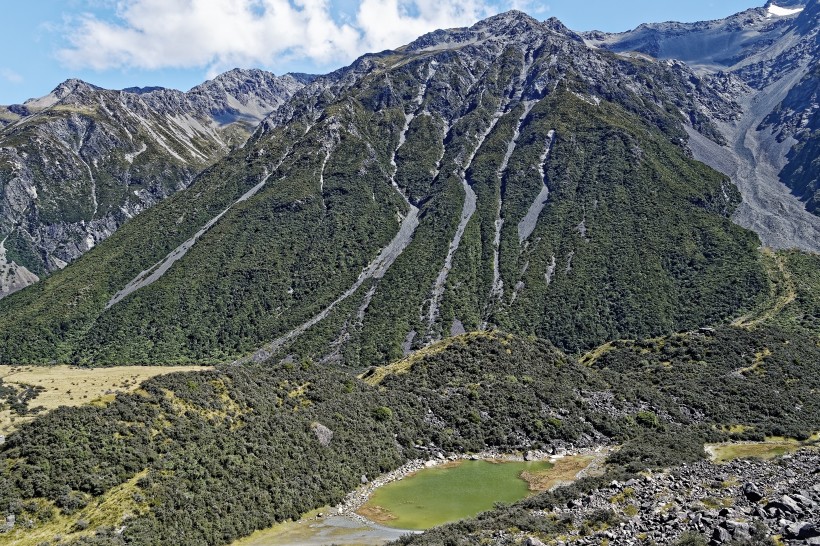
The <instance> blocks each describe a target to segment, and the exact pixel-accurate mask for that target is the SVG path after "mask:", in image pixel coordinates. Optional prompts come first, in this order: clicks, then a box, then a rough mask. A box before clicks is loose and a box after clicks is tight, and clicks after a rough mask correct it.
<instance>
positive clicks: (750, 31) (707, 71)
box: [584, 0, 820, 252]
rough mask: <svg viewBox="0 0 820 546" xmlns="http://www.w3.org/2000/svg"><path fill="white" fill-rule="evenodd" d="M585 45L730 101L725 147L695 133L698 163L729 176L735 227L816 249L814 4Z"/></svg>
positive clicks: (660, 27)
mask: <svg viewBox="0 0 820 546" xmlns="http://www.w3.org/2000/svg"><path fill="white" fill-rule="evenodd" d="M584 37H585V39H586V41H587V43H589V44H590V45H593V46H595V47H600V48H604V49H607V50H610V51H616V52H620V53H629V52H634V53H637V54H645V55H648V56H650V57H652V58H656V59H676V60H680V61H683V62H685V63H687V64H688V65H689V66H691V67H692V69H693V70H695V71H696V72H697V73H698V74H700V75H701V76H702V77H703V82H704V85H707V86H710V87H711V88H713V89H715V90H716V91H719V92H720V93H721V94H722V96H723V97H724V98H725V99H726V100H727V101H730V102H734V103H735V104H736V105H737V106H738V107H739V108H738V111H737V112H736V115H734V116H732V117H731V118H730V119H724V120H720V121H719V122H718V123H719V125H720V131H721V134H722V135H724V137H725V139H726V143H725V146H723V147H720V148H716V147H715V146H714V145H713V143H712V142H708V141H704V140H703V139H702V138H700V136H699V135H697V134H695V133H693V134H691V137H692V139H691V140H692V141H691V146H692V150H693V151H694V153H695V157H696V158H697V159H700V160H702V161H704V162H705V163H707V164H708V165H711V166H712V167H714V168H716V169H717V170H719V171H721V172H723V173H725V174H727V175H729V176H731V177H732V181H733V182H735V184H737V185H738V187H739V188H740V191H741V193H742V195H743V201H744V202H743V204H742V205H741V206H740V207H739V208H738V210H737V211H736V212H735V215H734V219H735V220H736V221H737V222H738V223H739V224H740V225H742V226H745V227H748V228H750V229H752V230H754V231H756V232H757V233H758V234H759V235H760V237H761V240H762V241H763V243H764V244H766V245H768V246H772V247H775V248H789V247H796V248H801V249H804V250H808V251H813V252H817V251H819V250H820V220H818V218H817V216H816V215H817V214H818V208H817V201H818V198H819V197H818V193H817V192H818V189H820V163H818V157H820V144H818V141H819V139H820V72H819V71H818V58H820V3H818V1H817V0H802V1H801V0H792V1H790V2H777V3H775V2H771V1H770V2H768V3H767V4H766V6H764V7H760V8H755V9H750V10H747V11H744V12H742V13H738V14H737V15H734V16H732V17H729V18H727V19H723V20H719V21H708V22H702V23H658V24H645V25H641V26H639V27H638V28H636V29H635V30H632V31H629V32H624V33H620V34H604V33H600V32H589V33H585V35H584ZM781 183H782V184H785V186H786V187H782V186H781V185H780V184H781ZM793 196H794V197H797V198H798V199H799V200H800V201H802V203H798V202H796V200H795V199H794V198H793Z"/></svg>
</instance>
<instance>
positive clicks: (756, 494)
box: [743, 482, 763, 502]
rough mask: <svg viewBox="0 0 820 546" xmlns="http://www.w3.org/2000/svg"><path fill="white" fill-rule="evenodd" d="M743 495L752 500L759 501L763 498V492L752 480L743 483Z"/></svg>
mask: <svg viewBox="0 0 820 546" xmlns="http://www.w3.org/2000/svg"><path fill="white" fill-rule="evenodd" d="M743 495H744V496H745V497H746V498H747V499H749V500H750V501H752V502H758V501H760V500H762V499H763V494H762V493H761V492H760V489H758V488H757V486H756V485H755V484H753V483H752V482H746V483H745V484H744V485H743Z"/></svg>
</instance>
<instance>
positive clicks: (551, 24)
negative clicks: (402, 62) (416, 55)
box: [402, 10, 583, 51]
mask: <svg viewBox="0 0 820 546" xmlns="http://www.w3.org/2000/svg"><path fill="white" fill-rule="evenodd" d="M544 31H551V32H553V33H555V34H559V35H561V36H563V37H566V38H569V39H571V40H574V41H583V40H582V39H581V37H580V36H579V35H578V34H576V33H574V32H573V31H571V30H569V29H568V28H567V27H566V26H564V24H563V23H561V22H560V21H559V20H558V19H556V18H554V17H553V18H551V19H549V20H547V21H544V22H543V23H542V22H540V21H538V20H537V19H534V18H533V17H530V16H529V15H527V14H526V13H524V12H523V11H519V10H509V11H505V12H503V13H499V14H498V15H493V16H491V17H488V18H486V19H483V20H481V21H479V22H477V23H476V24H474V25H473V26H471V27H461V28H452V29H447V30H435V31H433V32H430V33H428V34H425V35H423V36H421V37H420V38H418V39H416V40H415V41H413V42H411V43H410V44H408V45H407V46H405V47H404V48H402V49H403V50H405V51H425V50H427V51H432V50H437V49H451V48H457V47H463V46H465V45H469V44H477V43H480V42H483V41H485V40H488V39H493V38H505V39H509V38H525V37H526V36H528V35H532V34H534V33H538V34H543V33H544Z"/></svg>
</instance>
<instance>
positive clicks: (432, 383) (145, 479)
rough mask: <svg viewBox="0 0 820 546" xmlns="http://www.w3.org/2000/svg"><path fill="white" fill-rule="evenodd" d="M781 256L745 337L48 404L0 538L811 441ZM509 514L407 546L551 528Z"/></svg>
mask: <svg viewBox="0 0 820 546" xmlns="http://www.w3.org/2000/svg"><path fill="white" fill-rule="evenodd" d="M781 257H782V259H783V263H784V264H785V267H787V268H788V269H787V271H789V275H790V279H792V281H791V286H793V287H794V290H795V298H794V299H793V300H792V301H791V302H789V303H788V304H787V305H786V306H785V307H783V308H782V309H781V310H780V311H778V312H777V314H776V315H774V316H772V317H771V318H770V319H768V320H767V321H765V322H763V323H760V324H758V325H755V326H751V327H736V326H722V327H719V328H717V329H715V330H714V331H705V332H704V331H693V332H681V333H678V334H674V335H671V336H666V337H662V338H654V339H638V340H624V341H618V342H615V343H611V344H608V345H607V346H605V347H603V348H601V349H599V350H596V351H594V352H592V353H590V354H589V355H587V356H585V357H583V358H581V359H580V360H575V359H573V358H571V357H568V356H566V355H564V354H562V353H560V352H559V351H557V350H556V349H555V348H554V347H553V346H551V345H550V344H549V343H547V342H544V341H540V340H528V339H523V338H520V337H516V336H512V335H507V334H500V333H476V334H465V335H462V336H457V337H455V338H451V339H449V340H446V341H442V342H439V343H438V344H435V345H433V346H431V347H429V348H428V349H426V350H425V351H422V352H418V353H416V354H414V355H412V356H410V357H408V358H406V359H403V360H401V361H398V362H396V363H393V364H391V365H390V366H388V367H386V368H383V369H376V368H373V369H371V370H369V371H368V372H366V373H365V374H364V375H363V376H362V378H363V380H360V379H359V378H357V377H355V376H353V375H352V374H348V373H345V372H342V371H339V370H334V369H332V368H329V367H327V366H321V365H317V364H315V363H313V362H310V361H308V360H304V361H301V362H290V361H284V362H279V363H276V362H267V363H264V364H245V365H241V366H237V365H225V366H222V367H219V368H218V369H217V370H215V371H207V372H192V373H177V374H171V375H166V376H163V377H158V378H155V379H152V380H149V381H147V382H146V383H144V384H143V385H142V386H141V387H140V389H138V390H137V391H135V392H134V393H133V394H119V395H118V396H117V397H116V398H115V399H114V400H113V401H111V402H110V403H109V404H108V405H107V406H104V407H100V406H99V405H98V406H96V407H95V406H87V407H82V408H63V409H60V410H57V411H55V412H53V413H50V414H48V415H46V416H44V417H40V418H38V419H37V420H35V421H34V422H33V423H30V424H27V425H24V426H23V427H21V429H20V430H19V431H18V432H17V433H15V434H13V435H11V436H10V437H9V438H8V440H7V442H6V443H5V444H3V445H2V446H0V457H1V458H2V459H3V460H4V461H5V463H4V464H2V465H0V505H2V506H9V507H11V508H10V509H9V510H10V511H7V512H6V514H9V513H13V514H15V515H16V521H17V522H22V523H20V525H24V527H19V526H18V527H15V528H14V530H13V531H12V532H11V533H10V534H6V535H3V534H0V544H5V543H8V542H9V541H13V540H17V539H24V540H26V541H28V542H22V543H21V544H27V543H32V544H35V543H39V542H40V541H42V540H50V539H51V538H53V537H54V536H55V535H61V536H62V542H61V543H63V544H87V543H93V544H123V543H139V544H160V543H162V537H167V536H169V535H170V534H173V535H174V536H175V537H177V540H178V543H180V544H202V543H205V544H224V543H228V542H230V540H231V539H233V538H235V537H238V536H242V535H246V534H249V533H250V532H251V531H253V530H254V529H257V528H263V527H265V526H268V525H270V524H271V523H273V522H274V521H281V520H283V519H286V518H293V517H296V516H298V515H300V514H302V513H304V512H307V511H309V510H311V509H314V508H317V507H320V506H323V505H325V504H333V503H337V502H339V501H340V500H341V498H342V497H343V496H344V494H345V493H346V492H347V491H349V490H351V489H353V488H354V487H355V486H356V485H357V484H358V483H359V479H360V476H361V475H362V474H365V475H368V476H375V475H377V474H379V473H383V472H386V471H388V470H391V469H394V468H396V467H397V466H399V465H400V464H402V463H403V462H404V461H406V460H408V459H412V458H415V457H431V456H433V455H434V454H435V453H437V452H439V451H443V452H445V453H447V452H455V453H464V452H470V451H473V452H475V451H481V450H484V449H487V448H493V447H494V448H498V449H501V450H505V451H510V450H525V451H526V450H529V449H537V448H543V449H564V448H567V447H571V446H574V447H580V446H599V445H610V444H623V447H622V448H621V450H620V451H619V452H617V454H616V455H613V456H612V457H610V461H609V462H610V464H609V466H608V470H607V471H608V472H609V474H608V476H609V478H604V479H605V480H606V479H609V480H611V479H612V478H613V477H618V479H621V480H626V479H628V478H629V477H630V476H631V475H633V474H632V473H634V472H636V471H638V470H641V469H645V468H663V467H667V466H670V465H671V466H676V465H678V464H680V463H681V462H687V461H697V460H700V459H702V458H703V457H704V453H703V443H704V442H707V441H713V442H714V441H720V440H725V439H729V438H734V439H758V438H762V437H763V436H765V435H773V434H777V435H786V436H794V437H797V438H806V437H808V436H809V435H810V434H811V433H812V432H813V431H816V430H818V428H820V411H819V410H820V408H818V406H817V404H818V402H817V398H816V396H815V394H814V393H815V392H816V389H817V388H818V387H820V385H818V377H820V375H819V374H818V373H817V372H818V370H817V369H816V363H817V362H820V352H819V351H820V349H818V346H817V343H816V333H817V315H816V313H815V312H816V309H817V301H818V299H817V291H816V290H814V288H815V287H814V285H815V284H816V283H815V282H814V280H812V279H814V277H815V275H814V274H813V272H812V271H813V270H815V268H816V267H817V265H818V263H817V259H816V258H808V257H806V256H805V255H801V254H794V255H785V256H781ZM773 301H775V300H772V301H770V302H767V303H772V302H773ZM764 308H765V306H764ZM762 309H763V308H762ZM797 317H800V320H795V319H796V318H797ZM809 333H811V335H809ZM786 386H787V388H786ZM33 403H36V398H35V401H34V402H33ZM363 452H366V453H368V455H367V456H366V457H362V456H361V454H362V453H363ZM308 476H309V477H310V478H309V479H308V478H307V477H308ZM605 483H608V482H605ZM596 484H597V485H596ZM600 486H601V484H600V483H599V482H597V481H595V480H593V481H592V482H591V485H590V483H587V482H582V484H579V487H580V489H570V490H568V491H567V492H564V493H561V494H563V495H582V494H584V493H585V492H586V491H587V489H584V488H585V487H590V489H591V488H593V487H600ZM550 495H551V494H547V495H546V496H545V497H543V498H541V497H536V498H535V499H536V500H532V501H525V504H524V506H527V504H526V503H529V504H528V505H529V506H538V505H539V503H546V502H555V501H554V497H552V496H550ZM559 498H560V497H559ZM563 498H564V501H563V502H567V499H571V498H574V497H572V496H569V497H563ZM551 499H552V500H551ZM516 510H517V511H516ZM516 510H514V511H513V512H509V511H506V509H503V508H502V509H499V511H498V512H497V513H496V514H495V515H492V514H491V517H485V518H483V519H482V520H480V521H478V522H467V523H465V524H459V525H455V526H449V527H444V528H442V529H439V530H434V531H431V532H430V537H429V540H430V541H431V542H425V540H427V539H426V538H425V537H427V535H422V536H421V537H417V538H416V539H414V540H416V541H419V542H420V543H430V544H437V543H443V541H445V538H442V537H448V536H450V537H451V536H452V535H448V533H452V532H456V533H462V532H468V533H470V534H472V533H475V535H474V536H476V537H480V536H484V533H486V532H490V531H491V530H493V529H496V530H497V529H499V527H492V525H516V526H518V527H519V528H520V529H522V530H524V531H527V530H532V531H536V530H538V531H539V532H541V531H543V530H544V529H545V527H544V526H549V525H551V523H550V521H549V520H543V521H542V520H538V519H537V518H533V517H532V516H526V517H524V519H520V517H522V516H523V515H524V512H521V511H520V510H519V509H518V508H516ZM510 513H512V514H513V515H514V518H519V519H510V517H511V516H510ZM527 513H528V512H527ZM27 521H29V522H30V523H25V522H27ZM80 521H82V522H84V523H82V524H81V523H78V522H80ZM499 521H506V522H508V523H507V524H503V523H498V522H499ZM25 525H28V526H29V527H28V528H27V527H25ZM117 529H119V530H118V531H115V530H117ZM465 529H467V530H468V531H464V530H465ZM92 534H95V535H94V538H92ZM465 536H466V535H465ZM471 536H473V535H471ZM470 540H472V538H471V539H470Z"/></svg>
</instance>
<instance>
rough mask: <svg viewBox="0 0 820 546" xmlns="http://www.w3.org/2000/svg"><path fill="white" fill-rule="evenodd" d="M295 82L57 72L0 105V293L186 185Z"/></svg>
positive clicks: (261, 76)
mask: <svg viewBox="0 0 820 546" xmlns="http://www.w3.org/2000/svg"><path fill="white" fill-rule="evenodd" d="M307 81H309V78H306V77H302V76H299V77H294V76H291V75H286V76H274V75H273V74H270V73H268V72H264V71H261V70H233V71H230V72H226V73H224V74H222V75H220V76H218V77H216V78H215V79H214V80H211V81H208V82H206V83H204V84H201V85H199V86H197V87H195V88H193V89H191V90H190V91H188V92H187V93H182V92H181V91H175V90H170V89H161V88H156V89H152V90H147V91H138V90H133V91H110V90H105V89H100V88H98V87H95V86H93V85H90V84H87V83H85V82H83V81H80V80H68V81H66V82H63V83H62V84H60V85H59V86H58V87H57V88H55V89H54V90H53V91H52V92H51V93H50V94H48V95H47V96H45V97H41V98H39V99H31V100H29V101H26V103H25V104H22V105H15V106H11V107H8V108H3V109H0V118H2V119H4V120H5V123H4V124H5V125H6V126H5V127H4V128H2V130H0V241H2V242H1V243H0V297H3V296H5V295H7V294H8V293H11V292H14V291H17V290H19V289H21V288H23V287H25V286H27V285H29V284H32V283H33V282H36V281H37V280H38V279H39V278H40V277H44V276H46V275H48V274H49V273H52V272H54V271H58V270H60V269H62V268H64V267H65V266H66V265H67V264H69V263H71V262H73V261H74V260H76V259H77V258H78V257H79V256H81V255H82V254H83V253H85V252H87V251H88V250H90V249H91V248H93V247H94V246H96V245H97V244H99V243H100V242H102V241H103V240H104V239H106V238H108V237H109V236H110V235H111V234H112V233H113V232H114V231H115V230H116V229H117V228H118V227H120V226H121V225H122V224H123V223H124V222H126V221H127V220H128V219H129V218H132V217H134V216H135V215H137V214H139V213H140V212H142V211H144V210H146V209H148V208H150V207H152V206H153V205H155V204H156V203H158V202H159V201H161V200H163V199H165V198H166V197H168V196H169V195H171V194H173V193H175V192H177V191H179V190H181V189H184V188H186V187H187V186H188V185H190V183H191V182H192V181H193V179H194V177H195V176H196V175H197V174H199V172H201V171H202V170H203V169H205V168H206V167H208V166H210V165H212V164H213V163H215V162H216V161H218V160H219V159H221V158H222V157H224V156H225V155H226V154H227V153H228V152H229V151H230V150H231V149H233V148H236V147H238V146H241V145H242V144H243V143H244V142H245V140H246V139H247V137H248V136H249V135H250V133H251V132H252V131H253V129H254V128H255V127H256V125H257V124H258V123H259V121H261V120H262V118H264V117H265V115H267V114H268V113H270V112H271V111H273V110H275V109H276V108H277V107H279V106H280V105H281V104H282V103H283V102H284V101H285V100H287V99H288V98H290V96H291V95H292V94H293V93H294V92H295V91H297V90H298V89H300V88H301V87H303V86H304V83H305V82H307Z"/></svg>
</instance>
